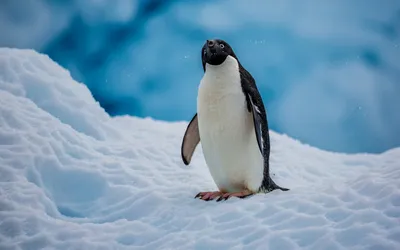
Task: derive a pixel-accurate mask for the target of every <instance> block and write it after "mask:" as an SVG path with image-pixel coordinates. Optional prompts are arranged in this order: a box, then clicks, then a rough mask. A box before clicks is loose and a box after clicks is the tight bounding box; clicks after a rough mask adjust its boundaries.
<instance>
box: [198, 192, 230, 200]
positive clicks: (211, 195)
mask: <svg viewBox="0 0 400 250" xmlns="http://www.w3.org/2000/svg"><path fill="white" fill-rule="evenodd" d="M222 194H223V193H222V192H219V191H214V192H200V193H198V194H197V195H196V196H195V197H194V198H195V199H196V198H200V199H201V200H204V201H210V200H214V199H215V198H217V197H218V196H221V195H222Z"/></svg>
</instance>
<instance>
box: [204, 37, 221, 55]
mask: <svg viewBox="0 0 400 250" xmlns="http://www.w3.org/2000/svg"><path fill="white" fill-rule="evenodd" d="M206 45H207V46H206V47H207V48H206V52H207V58H211V57H213V56H216V55H218V53H219V52H220V47H219V46H217V42H216V41H215V40H207V41H206Z"/></svg>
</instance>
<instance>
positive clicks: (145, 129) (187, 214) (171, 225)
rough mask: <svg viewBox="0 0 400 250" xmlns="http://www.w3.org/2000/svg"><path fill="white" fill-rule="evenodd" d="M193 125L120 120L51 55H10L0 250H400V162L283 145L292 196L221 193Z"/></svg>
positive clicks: (3, 55)
mask: <svg viewBox="0 0 400 250" xmlns="http://www.w3.org/2000/svg"><path fill="white" fill-rule="evenodd" d="M186 125H187V122H176V123H168V122H162V121H154V120H152V119H142V118H136V117H128V116H123V117H114V118H111V117H109V115H107V113H106V112H105V111H104V110H103V109H102V108H100V106H99V105H98V103H97V102H96V101H95V100H94V99H93V97H92V96H91V93H90V92H89V91H88V89H87V87H86V86H85V85H83V84H81V83H78V82H76V81H74V80H73V79H72V78H71V76H70V74H69V72H68V71H66V70H65V69H63V68H61V67H60V66H58V65H57V64H56V63H54V62H53V61H52V60H51V59H49V57H48V56H46V55H41V54H38V53H37V52H35V51H32V50H17V49H7V48H1V49H0V249H2V250H3V249H4V250H6V249H7V250H8V249H10V250H11V249H13V250H14V249H379V250H382V249H400V182H399V179H400V162H399V159H400V148H395V149H392V150H389V151H387V152H385V153H383V154H379V155H371V154H357V155H345V154H338V153H331V152H325V151H322V150H319V149H317V148H313V147H310V146H307V145H304V144H301V143H299V142H298V141H295V140H293V139H291V138H289V137H287V136H285V135H280V134H277V133H275V132H271V137H272V138H271V140H272V155H271V168H272V173H273V174H274V179H275V180H276V182H277V183H279V184H280V185H282V186H284V187H288V188H290V189H291V190H290V191H288V192H279V191H275V192H272V193H269V194H266V195H261V194H260V195H256V196H253V197H251V198H249V199H244V200H240V199H235V198H234V199H230V200H228V201H226V202H219V203H217V202H215V201H212V202H204V201H201V200H197V199H193V197H194V195H196V194H197V192H199V191H208V190H215V189H216V186H215V184H214V182H213V180H212V179H211V177H210V175H209V173H208V170H207V167H206V165H205V163H204V159H203V158H202V154H201V147H198V148H197V151H196V153H195V155H194V158H193V160H192V164H191V165H190V166H189V167H187V166H185V165H184V164H183V163H182V161H181V159H180V143H181V139H182V136H183V133H184V130H185V128H186Z"/></svg>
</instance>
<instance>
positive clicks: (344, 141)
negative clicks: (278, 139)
mask: <svg viewBox="0 0 400 250" xmlns="http://www.w3.org/2000/svg"><path fill="white" fill-rule="evenodd" d="M0 31H1V36H0V46H2V47H4V46H7V47H17V48H32V49H35V50H38V51H40V52H42V53H46V54H48V55H49V56H50V57H51V58H52V59H53V60H55V61H56V62H58V63H59V64H61V65H62V66H64V67H65V68H67V69H69V70H70V72H71V74H72V76H73V77H74V78H75V79H76V80H78V81H80V82H83V83H85V84H86V85H87V86H88V87H89V89H90V90H91V92H92V93H93V95H94V97H95V98H96V100H98V101H99V103H100V104H101V106H102V107H104V108H105V109H106V111H107V112H109V113H110V114H111V115H123V114H130V115H135V116H140V117H147V116H150V117H153V118H155V119H162V120H167V121H181V120H186V121H188V120H190V119H191V118H192V115H193V114H194V113H195V111H196V95H197V86H198V84H199V81H200V79H201V77H202V74H203V71H202V68H201V59H200V50H201V47H202V45H203V43H204V41H205V40H206V39H208V38H216V37H217V38H222V39H225V40H226V41H227V42H229V43H230V44H231V46H232V47H233V48H234V50H235V52H236V54H237V55H238V57H239V59H240V60H241V62H242V64H243V65H244V66H245V67H246V68H247V69H248V71H250V73H251V74H252V75H253V76H254V78H255V79H256V81H257V84H258V87H259V90H260V92H261V94H262V96H263V99H264V103H265V105H266V107H267V111H268V118H269V124H270V127H271V128H272V129H273V130H275V131H277V132H279V133H285V134H288V135H289V136H291V137H293V138H296V139H298V140H300V141H301V142H303V143H307V144H310V145H312V146H316V147H319V148H322V149H327V150H331V151H339V152H349V153H353V152H372V153H377V152H382V151H384V150H387V149H390V148H393V147H396V146H399V145H400V134H399V132H400V110H399V109H400V98H399V94H400V1H398V0H382V1H377V0H375V1H373V0H351V1H349V0H335V1H332V0H303V1H294V0H292V1H289V0H279V1H278V0H275V1H273V0H246V1H242V0H233V1H221V0H206V1H205V0H203V1H200V0H199V1H166V0H165V1H162V0H148V1H145V0H143V1H138V0H136V1H135V0H102V1H101V0H85V1H83V0H82V1H78V0H75V1H66V0H65V1H62V0H59V1H50V0H47V1H46V0H4V1H0Z"/></svg>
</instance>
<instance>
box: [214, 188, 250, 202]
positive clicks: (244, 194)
mask: <svg viewBox="0 0 400 250" xmlns="http://www.w3.org/2000/svg"><path fill="white" fill-rule="evenodd" d="M254 194H255V193H254V192H252V191H249V190H244V191H241V192H236V193H224V194H223V195H221V196H220V197H219V198H218V200H217V202H218V201H222V200H227V199H229V198H231V197H237V198H240V199H244V198H247V197H250V196H252V195H254Z"/></svg>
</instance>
